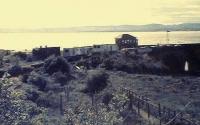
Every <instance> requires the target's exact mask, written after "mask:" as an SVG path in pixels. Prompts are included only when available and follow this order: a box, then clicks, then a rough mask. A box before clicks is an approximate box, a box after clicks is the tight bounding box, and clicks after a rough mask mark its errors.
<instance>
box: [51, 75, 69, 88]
mask: <svg viewBox="0 0 200 125" xmlns="http://www.w3.org/2000/svg"><path fill="white" fill-rule="evenodd" d="M53 77H54V79H55V82H57V83H60V84H61V86H63V85H65V84H67V82H68V80H69V78H68V77H67V76H66V75H65V74H63V73H62V72H56V73H54V74H53Z"/></svg>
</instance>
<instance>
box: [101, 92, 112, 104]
mask: <svg viewBox="0 0 200 125" xmlns="http://www.w3.org/2000/svg"><path fill="white" fill-rule="evenodd" d="M112 98H113V95H112V94H110V93H106V95H104V96H103V99H102V102H103V103H104V104H105V105H108V104H109V102H110V101H111V100H112Z"/></svg>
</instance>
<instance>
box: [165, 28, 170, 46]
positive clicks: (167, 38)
mask: <svg viewBox="0 0 200 125" xmlns="http://www.w3.org/2000/svg"><path fill="white" fill-rule="evenodd" d="M166 32H167V36H166V41H167V44H169V32H171V31H169V30H167V31H166Z"/></svg>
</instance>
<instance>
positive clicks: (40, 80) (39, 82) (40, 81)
mask: <svg viewBox="0 0 200 125" xmlns="http://www.w3.org/2000/svg"><path fill="white" fill-rule="evenodd" d="M27 82H28V83H31V84H33V85H36V86H37V87H38V88H39V90H40V91H44V90H45V87H46V85H47V80H46V79H45V78H44V77H42V76H39V75H36V76H29V78H28V80H27Z"/></svg>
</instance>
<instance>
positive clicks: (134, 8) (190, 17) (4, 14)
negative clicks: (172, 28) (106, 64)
mask: <svg viewBox="0 0 200 125" xmlns="http://www.w3.org/2000/svg"><path fill="white" fill-rule="evenodd" d="M187 22H200V0H0V28H48V27H52V28H53V27H74V26H102V25H138V24H150V23H162V24H174V23H187Z"/></svg>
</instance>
